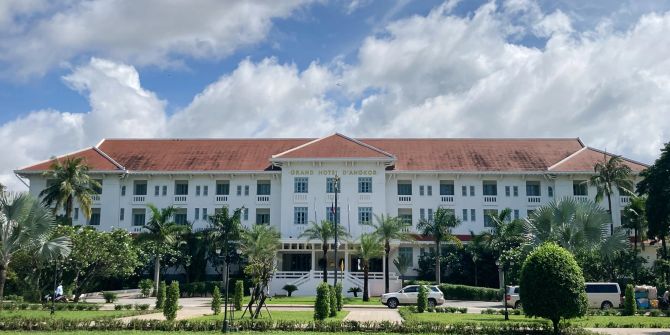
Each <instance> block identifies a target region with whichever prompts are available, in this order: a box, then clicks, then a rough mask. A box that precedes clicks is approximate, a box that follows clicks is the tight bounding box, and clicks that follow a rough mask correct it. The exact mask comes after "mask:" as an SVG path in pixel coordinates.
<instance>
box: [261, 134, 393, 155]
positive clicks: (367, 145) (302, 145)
mask: <svg viewBox="0 0 670 335" xmlns="http://www.w3.org/2000/svg"><path fill="white" fill-rule="evenodd" d="M333 136H338V137H340V138H343V139H345V140H347V141H350V142H352V143H354V144H357V145H360V146H363V147H366V148H368V149H370V150H373V151H376V152H377V153H380V154H382V155H384V156H387V157H389V158H392V159H396V157H395V156H394V155H392V154H390V153H388V152H386V151H384V150H381V149H379V148H376V147H374V146H372V145H370V144H367V143H364V142H361V141H359V140H357V139H354V138H351V137H349V136H346V135H343V134H340V133H337V132H336V133H333V134H330V135H328V136H323V137H320V138H317V139H315V140H313V141H309V142H307V143H303V144H301V145H299V146H297V147H294V148H291V149H289V150H286V151H283V152H280V153H278V154H276V155H272V157H271V158H272V159H274V158H281V156H283V155H286V154H288V153H291V152H294V151H297V150H300V149H302V148H305V147H308V146H310V145H312V144H315V143H318V142H320V141H322V140H325V139H328V138H332V137H333Z"/></svg>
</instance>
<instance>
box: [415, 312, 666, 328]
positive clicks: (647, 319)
mask: <svg viewBox="0 0 670 335" xmlns="http://www.w3.org/2000/svg"><path fill="white" fill-rule="evenodd" d="M403 316H404V317H405V318H406V319H411V320H416V321H432V322H443V323H450V324H454V323H471V322H482V323H496V322H505V319H504V316H503V315H489V314H452V313H405V312H404V313H403ZM509 317H510V320H511V321H512V322H542V323H547V324H548V323H549V321H547V320H544V319H537V318H527V317H525V316H523V315H510V316H509ZM569 322H570V324H572V325H575V326H579V327H585V328H670V317H651V316H641V315H637V316H587V317H583V318H579V319H572V320H570V321H569Z"/></svg>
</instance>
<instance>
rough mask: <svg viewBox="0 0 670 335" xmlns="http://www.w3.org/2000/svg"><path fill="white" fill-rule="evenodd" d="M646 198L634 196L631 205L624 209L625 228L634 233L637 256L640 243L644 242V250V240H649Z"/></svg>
mask: <svg viewBox="0 0 670 335" xmlns="http://www.w3.org/2000/svg"><path fill="white" fill-rule="evenodd" d="M645 207H646V198H645V197H638V196H632V197H631V198H630V203H629V204H628V206H626V208H624V218H625V221H624V222H623V225H622V226H623V227H624V228H627V229H631V230H632V231H633V251H634V252H635V254H636V255H637V244H638V241H642V248H644V240H646V239H647V214H646V212H645Z"/></svg>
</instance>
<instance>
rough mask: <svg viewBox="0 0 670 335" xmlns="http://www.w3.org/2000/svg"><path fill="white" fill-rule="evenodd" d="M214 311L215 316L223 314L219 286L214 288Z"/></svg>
mask: <svg viewBox="0 0 670 335" xmlns="http://www.w3.org/2000/svg"><path fill="white" fill-rule="evenodd" d="M212 311H213V312H214V315H218V314H219V313H221V291H220V290H219V287H218V286H214V291H213V292H212Z"/></svg>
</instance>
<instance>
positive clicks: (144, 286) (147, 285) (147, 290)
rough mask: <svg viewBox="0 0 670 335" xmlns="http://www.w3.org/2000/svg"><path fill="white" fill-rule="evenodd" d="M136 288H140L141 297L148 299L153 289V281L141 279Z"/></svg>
mask: <svg viewBox="0 0 670 335" xmlns="http://www.w3.org/2000/svg"><path fill="white" fill-rule="evenodd" d="M138 286H139V287H140V292H141V293H142V297H144V298H146V297H150V296H151V291H152V289H153V287H154V281H153V280H151V279H142V280H140V282H139V283H138Z"/></svg>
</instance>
